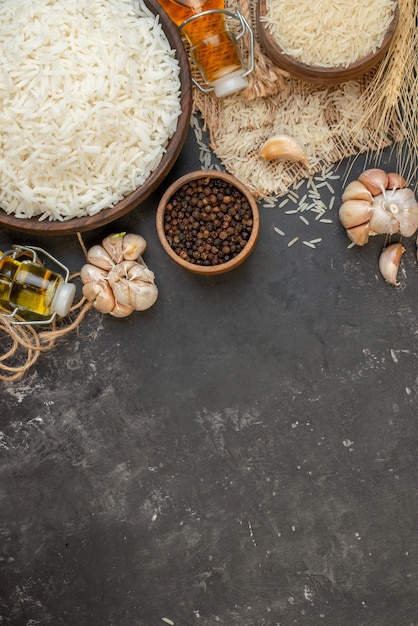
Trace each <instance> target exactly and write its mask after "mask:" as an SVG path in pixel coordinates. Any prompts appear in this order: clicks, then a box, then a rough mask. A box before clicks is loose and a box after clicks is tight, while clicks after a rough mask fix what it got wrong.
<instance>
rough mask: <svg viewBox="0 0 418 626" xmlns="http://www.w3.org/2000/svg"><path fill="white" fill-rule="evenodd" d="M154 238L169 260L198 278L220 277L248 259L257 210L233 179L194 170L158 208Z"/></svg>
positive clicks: (169, 191) (172, 188)
mask: <svg viewBox="0 0 418 626" xmlns="http://www.w3.org/2000/svg"><path fill="white" fill-rule="evenodd" d="M156 221H157V232H158V237H159V239H160V241H161V244H162V246H163V248H164V250H165V251H166V252H167V254H168V255H169V256H170V257H171V258H172V259H173V260H174V261H175V262H176V263H178V264H179V265H180V266H181V267H184V268H185V269H187V270H190V271H191V272H195V273H196V274H222V273H224V272H228V271H229V270H232V269H234V268H235V267H238V265H240V264H241V263H242V262H243V261H245V259H246V258H247V257H248V256H249V255H250V254H251V252H252V251H253V249H254V246H255V244H256V241H257V238H258V232H259V227H260V217H259V212H258V206H257V203H256V201H255V199H254V198H253V196H252V195H251V193H250V192H249V191H248V190H247V189H246V188H245V186H244V185H243V184H242V183H241V182H240V181H239V180H237V179H236V178H235V177H234V176H231V175H230V174H228V173H226V172H218V171H216V170H197V171H195V172H191V173H189V174H186V175H185V176H182V177H181V178H179V179H178V180H176V181H175V182H174V183H173V184H172V185H171V186H170V187H169V188H168V189H167V191H166V192H165V193H164V195H163V196H162V198H161V200H160V203H159V205H158V208H157V218H156Z"/></svg>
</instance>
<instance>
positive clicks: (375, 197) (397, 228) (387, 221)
mask: <svg viewBox="0 0 418 626" xmlns="http://www.w3.org/2000/svg"><path fill="white" fill-rule="evenodd" d="M339 218H340V222H341V224H342V225H343V226H344V228H345V229H346V232H347V236H348V237H349V239H350V240H351V241H352V242H353V243H355V244H356V245H359V246H363V245H365V244H366V243H367V242H368V240H369V237H370V236H372V235H377V234H387V235H394V234H397V233H399V234H400V235H402V236H403V237H412V236H413V235H414V233H415V232H416V230H417V229H418V202H417V200H416V198H415V195H414V192H413V191H412V189H409V188H407V187H406V180H405V179H404V178H403V177H402V176H401V175H400V174H398V173H396V172H390V173H389V174H387V173H386V172H385V171H384V170H381V169H378V168H373V169H369V170H365V171H364V172H363V173H362V174H361V175H360V176H359V178H358V180H355V181H352V182H351V183H349V185H348V186H347V187H346V189H345V190H344V192H343V195H342V204H341V206H340V209H339Z"/></svg>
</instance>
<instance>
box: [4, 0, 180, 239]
mask: <svg viewBox="0 0 418 626" xmlns="http://www.w3.org/2000/svg"><path fill="white" fill-rule="evenodd" d="M0 52H1V55H2V76H3V79H2V85H3V87H2V91H1V95H0V113H1V114H0V137H1V142H0V162H1V164H2V167H1V174H0V207H1V208H0V225H2V226H3V227H5V228H9V229H12V230H18V231H23V232H27V233H39V234H51V235H59V234H70V233H76V232H82V231H87V230H91V229H94V228H98V227H100V226H103V225H105V224H108V223H110V222H112V221H114V220H116V219H118V218H120V217H122V216H123V215H125V214H126V213H128V212H129V211H131V210H132V209H134V208H135V207H137V206H138V205H139V204H141V203H142V202H143V201H144V200H145V199H146V198H147V197H148V196H149V195H150V194H151V193H152V192H153V191H154V190H155V189H156V188H157V187H158V185H159V184H160V183H161V182H162V181H163V180H164V178H165V177H166V176H167V174H168V172H169V171H170V169H171V168H172V166H173V165H174V163H175V161H176V159H177V157H178V155H179V154H180V151H181V149H182V147H183V145H184V142H185V139H186V136H187V132H188V128H189V124H190V116H191V111H192V91H191V78H190V70H189V64H188V60H187V56H186V53H185V50H184V47H183V44H182V41H181V38H180V36H179V33H178V31H177V28H176V27H175V26H174V25H173V24H172V22H171V21H170V20H169V19H168V17H167V16H166V14H165V13H163V12H160V8H159V4H158V2H157V1H156V0H145V4H143V3H142V2H139V0H56V1H55V2H54V3H45V2H44V1H43V0H34V1H33V2H29V1H28V0H2V2H1V3H0Z"/></svg>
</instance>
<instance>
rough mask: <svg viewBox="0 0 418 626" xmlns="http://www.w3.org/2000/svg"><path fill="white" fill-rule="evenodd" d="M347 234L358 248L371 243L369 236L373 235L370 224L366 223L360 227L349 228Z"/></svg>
mask: <svg viewBox="0 0 418 626" xmlns="http://www.w3.org/2000/svg"><path fill="white" fill-rule="evenodd" d="M346 233H347V235H348V237H349V239H350V240H351V241H352V242H353V243H355V244H356V245H357V246H364V245H365V244H366V243H367V242H368V241H369V235H371V232H370V224H369V222H365V223H364V224H359V225H358V226H352V227H351V228H347V230H346Z"/></svg>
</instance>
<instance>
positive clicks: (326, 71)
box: [256, 0, 399, 84]
mask: <svg viewBox="0 0 418 626" xmlns="http://www.w3.org/2000/svg"><path fill="white" fill-rule="evenodd" d="M267 2H268V0H258V2H257V9H256V25H257V33H258V37H259V39H260V44H261V47H262V48H263V50H264V52H265V54H266V55H267V56H268V57H269V58H270V59H271V61H273V63H274V64H275V65H277V66H278V67H280V68H281V69H283V70H286V71H287V72H289V74H290V75H291V76H293V77H294V78H298V79H301V80H307V81H310V82H314V83H324V84H338V83H342V82H345V81H348V80H355V79H357V78H360V77H361V76H363V75H364V74H366V73H367V72H369V71H370V70H371V69H373V68H374V67H375V66H376V65H377V64H378V63H379V62H380V61H381V60H382V59H383V57H384V55H385V54H386V52H387V50H388V48H389V45H390V42H391V40H392V37H393V35H394V33H395V30H396V27H397V24H398V20H399V6H398V4H397V5H396V8H395V11H394V16H393V20H392V21H391V23H390V26H389V28H388V30H387V32H386V35H385V37H384V39H383V41H382V45H381V46H380V48H378V49H377V50H376V51H375V52H374V53H373V54H368V55H367V56H365V57H363V58H361V59H359V60H358V61H356V62H355V63H352V64H351V65H348V66H347V67H345V66H339V67H320V66H315V65H307V64H306V63H302V62H300V61H298V59H296V58H294V57H292V56H290V55H288V54H285V53H284V52H283V50H282V48H281V47H280V44H279V42H278V41H277V39H276V38H275V37H273V35H272V34H271V32H270V30H269V28H268V25H267V24H266V22H265V21H263V18H265V16H266V14H267V6H266V5H267Z"/></svg>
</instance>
